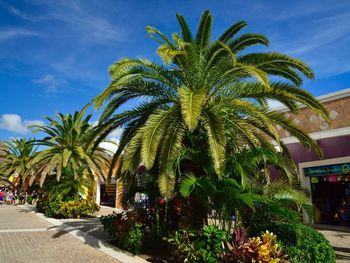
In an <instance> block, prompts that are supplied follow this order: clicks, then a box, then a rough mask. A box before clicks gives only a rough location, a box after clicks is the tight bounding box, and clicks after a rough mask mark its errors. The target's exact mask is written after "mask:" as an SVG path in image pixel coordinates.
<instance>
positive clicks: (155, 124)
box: [141, 110, 171, 169]
mask: <svg viewBox="0 0 350 263" xmlns="http://www.w3.org/2000/svg"><path fill="white" fill-rule="evenodd" d="M170 114H171V111H170V110H162V111H159V112H157V113H155V114H153V115H151V116H150V118H149V120H148V121H147V125H145V126H144V127H143V128H142V131H143V138H142V149H141V157H142V161H143V162H144V164H145V166H146V168H148V169H150V168H151V167H152V166H153V163H154V160H155V158H156V154H157V150H158V146H159V144H160V142H161V140H162V137H163V134H164V131H165V129H166V124H167V123H168V121H169V119H168V118H169V117H170Z"/></svg>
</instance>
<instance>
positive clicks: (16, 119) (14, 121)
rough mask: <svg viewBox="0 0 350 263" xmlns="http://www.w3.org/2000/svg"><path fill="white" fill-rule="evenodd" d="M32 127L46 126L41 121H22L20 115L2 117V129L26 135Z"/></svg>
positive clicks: (0, 122)
mask: <svg viewBox="0 0 350 263" xmlns="http://www.w3.org/2000/svg"><path fill="white" fill-rule="evenodd" d="M30 125H44V122H43V121H40V120H24V121H23V120H22V118H21V116H19V115H18V114H3V115H1V116H0V129H3V130H7V131H11V132H15V133H20V134H26V133H28V132H29V131H30V129H29V128H28V127H29V126H30Z"/></svg>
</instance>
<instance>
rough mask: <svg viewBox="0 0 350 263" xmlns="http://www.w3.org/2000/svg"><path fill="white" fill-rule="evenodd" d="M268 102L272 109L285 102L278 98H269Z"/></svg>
mask: <svg viewBox="0 0 350 263" xmlns="http://www.w3.org/2000/svg"><path fill="white" fill-rule="evenodd" d="M267 104H268V105H269V108H271V109H276V108H279V107H281V106H283V104H282V103H281V102H279V101H277V100H267Z"/></svg>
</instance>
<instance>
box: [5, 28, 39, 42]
mask: <svg viewBox="0 0 350 263" xmlns="http://www.w3.org/2000/svg"><path fill="white" fill-rule="evenodd" d="M36 35H37V33H35V32H33V31H30V30H27V29H24V28H8V29H0V42H1V41H5V40H9V39H13V38H17V37H23V36H36Z"/></svg>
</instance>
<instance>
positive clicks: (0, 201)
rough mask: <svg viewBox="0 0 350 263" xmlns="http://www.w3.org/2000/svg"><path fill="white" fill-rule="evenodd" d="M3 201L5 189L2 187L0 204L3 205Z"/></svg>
mask: <svg viewBox="0 0 350 263" xmlns="http://www.w3.org/2000/svg"><path fill="white" fill-rule="evenodd" d="M3 201H4V189H0V205H2V202H3Z"/></svg>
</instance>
